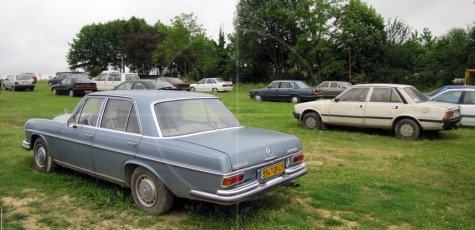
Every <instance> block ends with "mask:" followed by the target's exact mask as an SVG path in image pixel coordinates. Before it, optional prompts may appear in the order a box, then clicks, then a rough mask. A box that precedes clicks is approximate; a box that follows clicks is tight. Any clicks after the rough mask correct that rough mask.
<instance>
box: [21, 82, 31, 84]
mask: <svg viewBox="0 0 475 230" xmlns="http://www.w3.org/2000/svg"><path fill="white" fill-rule="evenodd" d="M22 83H23V84H28V83H30V82H29V81H24V82H22Z"/></svg>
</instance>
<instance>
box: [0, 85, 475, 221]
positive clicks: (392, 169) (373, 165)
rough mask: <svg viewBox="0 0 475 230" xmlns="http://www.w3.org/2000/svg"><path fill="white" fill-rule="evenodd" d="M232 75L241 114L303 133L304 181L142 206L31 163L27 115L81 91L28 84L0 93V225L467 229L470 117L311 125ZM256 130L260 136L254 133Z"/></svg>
mask: <svg viewBox="0 0 475 230" xmlns="http://www.w3.org/2000/svg"><path fill="white" fill-rule="evenodd" d="M258 87H263V85H235V88H234V91H233V92H230V93H218V94H215V95H218V96H219V97H221V99H222V100H223V102H224V103H225V104H226V105H227V106H228V107H229V108H230V109H231V111H232V112H233V113H234V114H235V115H236V116H237V117H238V118H239V120H240V121H241V122H242V124H243V125H245V126H250V127H257V128H263V129H269V130H274V131H278V132H283V133H288V134H292V135H295V136H297V137H299V138H300V141H301V142H302V146H303V149H304V153H305V159H304V161H305V162H306V163H307V165H308V168H309V173H308V174H307V175H305V176H303V177H301V178H299V179H298V180H296V182H298V183H299V184H300V187H278V188H275V189H273V190H272V191H271V192H269V193H265V194H263V195H262V196H261V198H260V199H257V200H252V201H247V202H243V203H240V204H239V205H232V206H221V205H214V204H209V203H205V202H197V201H191V200H187V199H177V200H176V202H175V204H174V206H173V208H172V210H171V211H170V212H169V213H167V214H165V215H162V216H152V215H148V214H146V213H143V212H141V211H139V210H138V209H137V208H136V207H135V204H134V202H133V199H132V196H131V194H130V191H129V190H128V189H125V188H121V187H120V186H117V185H115V184H111V183H108V182H104V181H101V180H98V179H95V178H92V177H89V176H85V175H82V174H79V173H76V172H74V171H71V170H68V169H64V168H59V169H58V170H57V171H56V172H54V173H49V174H44V173H39V172H37V171H36V169H35V168H34V165H33V156H32V152H28V151H25V150H23V149H22V148H21V147H20V144H21V141H22V140H23V139H24V123H25V121H26V120H28V119H29V118H53V117H54V116H56V115H59V114H62V113H65V112H69V113H70V112H71V111H72V110H73V109H74V108H75V106H76V104H77V103H78V102H79V101H80V100H81V98H79V97H75V98H71V97H69V96H53V95H52V94H51V92H50V90H49V87H48V86H47V84H46V82H45V81H40V82H39V83H38V85H37V88H36V89H35V91H28V90H27V91H17V92H11V91H4V90H2V91H1V94H0V209H1V226H2V228H3V229H36V228H39V229H44V228H46V229H48V228H51V229H64V228H70V229H81V228H82V229H88V228H100V229H133V228H139V229H140V228H144V229H349V228H354V229H369V228H370V229H448V228H450V229H474V228H475V172H474V165H475V160H474V155H475V142H474V140H475V129H470V128H460V129H458V130H452V131H443V132H440V133H429V134H424V135H423V136H422V137H421V138H419V139H418V140H415V141H402V140H398V139H396V138H394V135H393V134H392V133H391V132H388V131H381V130H359V129H347V128H335V127H332V128H330V129H329V130H326V131H309V130H305V129H303V128H302V127H301V125H300V123H299V122H297V120H296V119H294V118H293V116H292V111H293V104H290V103H279V102H255V101H253V100H251V99H250V98H249V96H248V92H249V89H252V88H258ZM256 141H258V140H256Z"/></svg>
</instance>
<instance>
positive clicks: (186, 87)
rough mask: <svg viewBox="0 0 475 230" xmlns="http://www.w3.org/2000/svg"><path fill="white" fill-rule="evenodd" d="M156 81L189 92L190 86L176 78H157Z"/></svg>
mask: <svg viewBox="0 0 475 230" xmlns="http://www.w3.org/2000/svg"><path fill="white" fill-rule="evenodd" d="M158 80H162V81H166V82H168V83H170V84H172V85H174V86H175V87H176V88H178V89H180V90H186V91H190V90H191V88H190V84H188V83H185V82H183V81H182V80H180V79H178V78H176V77H159V78H158Z"/></svg>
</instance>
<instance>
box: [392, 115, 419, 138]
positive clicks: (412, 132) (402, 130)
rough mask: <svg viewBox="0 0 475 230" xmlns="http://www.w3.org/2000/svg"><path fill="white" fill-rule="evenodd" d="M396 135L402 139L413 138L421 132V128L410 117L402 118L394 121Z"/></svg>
mask: <svg viewBox="0 0 475 230" xmlns="http://www.w3.org/2000/svg"><path fill="white" fill-rule="evenodd" d="M394 132H395V133H396V137H397V138H399V139H402V140H414V139H416V138H418V137H419V135H420V134H421V128H420V127H419V125H418V124H417V123H416V122H415V121H414V120H412V119H408V118H406V119H402V120H400V121H398V122H397V123H396V128H395V130H394Z"/></svg>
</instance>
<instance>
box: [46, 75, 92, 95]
mask: <svg viewBox="0 0 475 230" xmlns="http://www.w3.org/2000/svg"><path fill="white" fill-rule="evenodd" d="M96 91H97V87H96V83H95V82H93V81H92V80H90V79H89V78H87V77H66V78H65V79H64V80H63V81H61V82H60V84H56V85H53V86H51V92H52V93H53V94H54V95H60V94H69V96H70V97H75V96H77V95H86V94H88V93H92V92H96Z"/></svg>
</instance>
